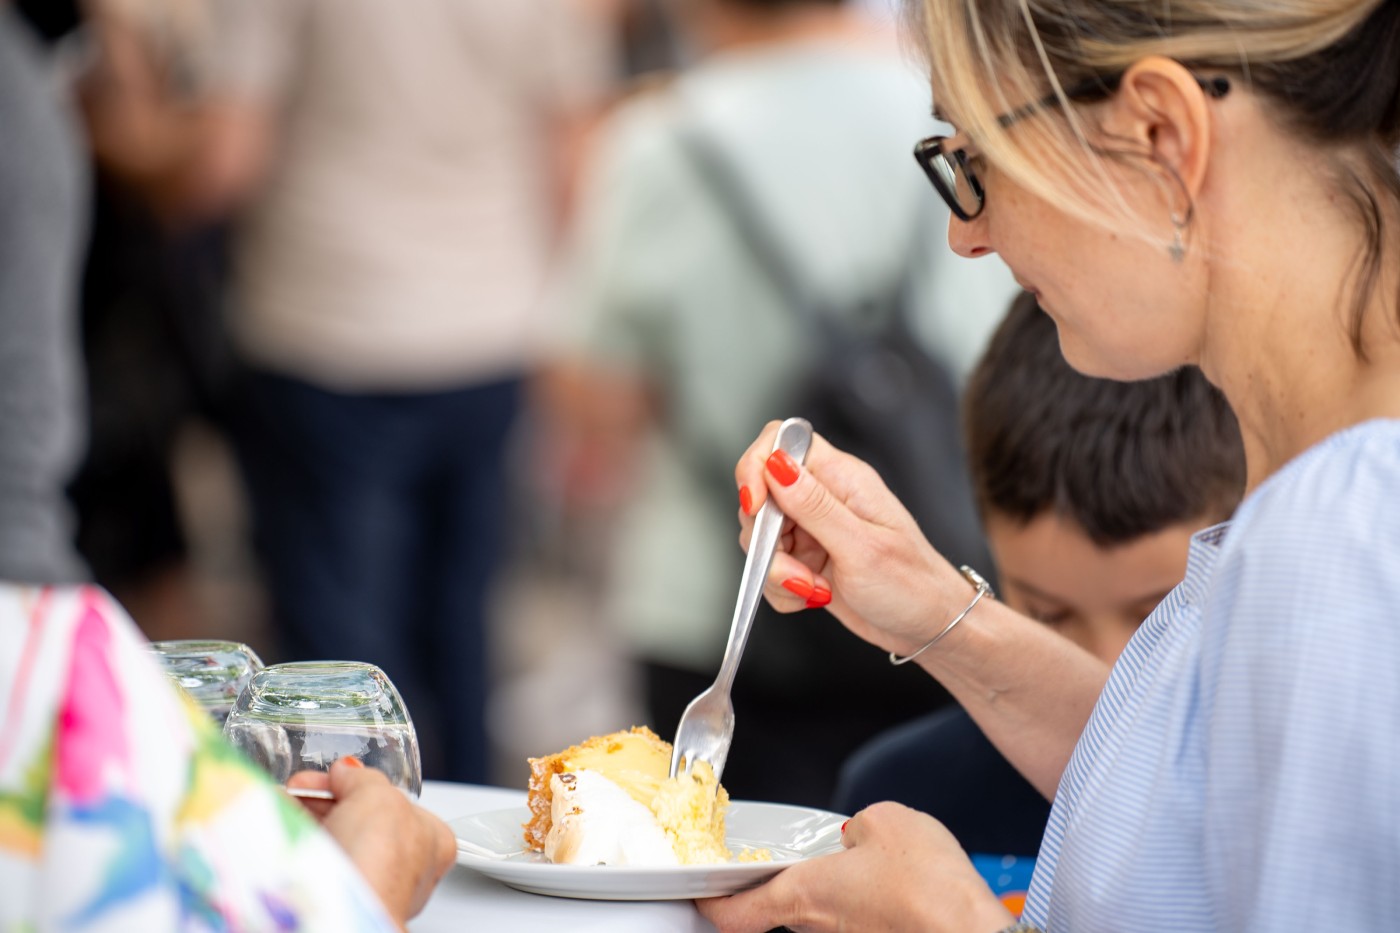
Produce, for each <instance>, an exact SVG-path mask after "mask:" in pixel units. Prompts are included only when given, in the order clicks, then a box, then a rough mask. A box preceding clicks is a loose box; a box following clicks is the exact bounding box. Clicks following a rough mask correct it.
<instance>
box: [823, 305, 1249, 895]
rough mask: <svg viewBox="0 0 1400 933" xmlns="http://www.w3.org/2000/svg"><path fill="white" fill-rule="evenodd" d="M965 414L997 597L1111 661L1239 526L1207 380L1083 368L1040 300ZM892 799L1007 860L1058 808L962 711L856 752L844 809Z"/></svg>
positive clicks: (991, 360) (1232, 458)
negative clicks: (1198, 542) (1195, 556)
mask: <svg viewBox="0 0 1400 933" xmlns="http://www.w3.org/2000/svg"><path fill="white" fill-rule="evenodd" d="M963 419H964V424H965V428H964V430H965V434H966V439H967V449H968V458H969V461H970V470H969V472H970V474H971V477H972V482H973V488H974V491H975V495H976V497H977V506H978V510H979V512H980V514H981V516H982V522H983V526H984V528H985V530H986V533H987V541H988V544H989V545H990V547H991V550H992V554H993V557H994V558H995V560H996V565H997V571H998V576H999V578H1000V586H999V593H998V595H999V596H1000V597H1001V599H1002V600H1003V601H1004V602H1006V603H1007V604H1008V605H1009V606H1011V607H1012V608H1014V609H1017V610H1019V611H1021V612H1023V613H1025V614H1027V615H1029V616H1031V617H1033V618H1037V619H1040V620H1041V621H1043V622H1044V623H1045V624H1046V625H1048V626H1051V627H1052V628H1054V629H1055V630H1056V631H1059V632H1060V633H1061V634H1063V635H1064V636H1065V637H1067V638H1069V639H1070V640H1072V641H1074V642H1076V643H1078V644H1079V645H1081V646H1083V647H1084V648H1086V649H1088V650H1089V651H1092V652H1093V653H1094V654H1096V655H1098V656H1099V657H1101V658H1103V659H1104V660H1105V661H1108V662H1109V663H1112V662H1113V660H1114V659H1115V658H1117V656H1118V654H1119V652H1121V651H1122V649H1123V646H1124V645H1126V644H1127V642H1128V639H1129V638H1131V637H1132V634H1133V632H1134V631H1136V629H1137V627H1138V625H1139V624H1140V623H1141V622H1142V620H1143V619H1144V618H1146V617H1147V615H1148V614H1149V613H1150V612H1151V611H1152V610H1153V608H1155V607H1156V605H1157V604H1158V603H1159V602H1161V601H1162V598H1163V597H1164V596H1165V595H1166V593H1167V591H1168V590H1170V589H1171V588H1172V587H1174V586H1175V585H1176V584H1177V583H1178V582H1180V580H1181V578H1182V576H1183V574H1184V571H1185V565H1186V553H1187V547H1188V544H1189V539H1190V536H1191V535H1192V534H1193V533H1194V532H1197V531H1199V530H1201V529H1202V528H1205V527H1207V526H1209V525H1213V524H1215V523H1217V522H1220V521H1223V520H1224V519H1226V518H1228V517H1229V516H1230V513H1231V512H1232V511H1233V510H1234V507H1235V505H1236V503H1238V501H1239V498H1240V496H1241V494H1242V492H1243V489H1244V451H1243V448H1242V445H1241V441H1240V436H1239V428H1238V425H1237V424H1236V423H1235V416H1234V415H1233V414H1232V413H1231V411H1230V408H1229V406H1228V405H1227V404H1226V402H1225V398H1224V396H1222V395H1221V394H1220V392H1219V391H1217V390H1216V389H1215V388H1214V387H1212V386H1211V385H1210V384H1209V383H1207V382H1206V380H1205V379H1204V377H1202V375H1201V374H1200V372H1199V371H1198V370H1196V369H1194V368H1191V369H1181V370H1178V371H1176V372H1174V373H1170V374H1168V375H1165V376H1160V377H1157V378H1155V379H1149V380H1145V381H1142V382H1114V381H1111V380H1106V379H1093V378H1090V377H1087V376H1083V375H1080V374H1079V373H1077V372H1075V371H1074V370H1073V369H1072V368H1070V366H1069V364H1068V363H1066V362H1065V360H1064V357H1063V356H1062V355H1061V353H1060V347H1059V342H1058V339H1057V336H1056V331H1055V323H1054V321H1052V320H1051V319H1050V318H1049V317H1048V316H1047V315H1046V314H1045V313H1044V312H1043V311H1041V310H1040V308H1039V307H1038V306H1037V304H1036V301H1035V297H1034V296H1033V295H1031V294H1029V293H1025V294H1022V295H1021V296H1019V297H1018V298H1017V299H1016V301H1015V302H1014V303H1013V304H1012V306H1011V310H1010V312H1009V313H1008V314H1007V316H1006V319H1005V320H1004V321H1003V322H1002V323H1001V325H1000V326H999V328H998V329H997V331H996V333H995V335H994V336H993V337H992V340H991V343H990V344H989V345H988V348H987V350H986V353H985V354H984V355H983V357H982V359H981V361H980V362H979V363H978V365H977V368H976V369H975V370H974V371H973V373H972V376H971V379H970V381H969V383H968V387H967V390H966V394H965V396H964V407H963ZM879 800H897V801H899V802H901V803H904V804H907V805H908V806H912V807H914V808H916V809H919V810H923V811H925V812H927V813H931V814H932V815H934V816H935V817H937V818H938V819H939V820H941V821H942V822H943V823H944V824H945V825H946V826H947V827H948V829H949V830H950V831H951V832H952V833H953V835H954V836H956V837H957V838H958V841H959V842H960V843H961V844H962V846H963V848H964V849H966V850H967V851H968V852H969V853H971V854H973V855H974V856H976V855H977V854H979V853H980V854H985V855H994V856H997V857H998V859H997V863H996V864H997V865H1000V864H1001V862H1000V859H1001V857H1003V856H1007V855H1014V856H1027V857H1030V856H1034V855H1035V853H1036V851H1037V850H1038V849H1039V847H1040V837H1041V833H1042V832H1043V830H1044V829H1045V821H1046V818H1047V817H1048V815H1049V812H1050V803H1049V801H1047V800H1046V799H1045V798H1044V797H1042V796H1041V795H1040V793H1039V792H1037V791H1036V790H1035V788H1033V787H1032V786H1031V785H1030V784H1029V783H1027V782H1026V781H1025V780H1024V779H1023V778H1022V777H1021V776H1020V775H1019V774H1018V773H1017V772H1016V771H1015V770H1014V769H1013V768H1012V767H1011V765H1010V764H1008V763H1007V761H1006V760H1005V759H1004V758H1002V757H1001V755H1000V754H999V753H998V752H997V751H996V749H995V748H993V747H992V744H991V743H990V742H989V741H988V740H987V739H986V737H985V736H984V735H983V734H982V731H981V730H980V729H979V728H978V727H977V725H976V724H975V723H974V722H973V721H972V719H971V718H970V717H969V716H968V715H967V713H965V712H964V711H963V710H962V709H961V708H960V707H951V708H947V709H944V710H940V711H939V712H937V713H933V714H931V715H929V716H927V717H924V718H921V719H917V720H915V721H913V722H911V723H908V724H906V725H904V726H901V727H898V728H896V729H893V730H891V731H889V732H887V733H885V734H883V735H881V736H879V737H877V738H875V739H874V740H873V741H871V742H870V743H869V744H867V745H866V746H865V747H864V748H862V749H861V750H860V751H858V752H857V753H856V754H855V755H853V756H852V757H851V759H850V760H849V761H848V762H847V764H846V766H845V768H844V769H843V772H842V778H841V783H840V785H839V787H838V789H837V793H836V799H835V808H836V809H837V810H838V811H840V812H842V813H855V812H857V811H858V810H860V809H862V808H864V807H866V806H868V805H869V804H871V803H875V802H876V801H879ZM974 861H975V859H974ZM1026 877H1029V875H1028V873H1027V874H1026Z"/></svg>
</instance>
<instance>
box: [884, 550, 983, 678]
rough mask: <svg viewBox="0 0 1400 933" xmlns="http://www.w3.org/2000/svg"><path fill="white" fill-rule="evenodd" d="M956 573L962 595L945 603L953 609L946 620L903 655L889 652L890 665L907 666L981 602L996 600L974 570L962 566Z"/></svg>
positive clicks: (980, 576)
mask: <svg viewBox="0 0 1400 933" xmlns="http://www.w3.org/2000/svg"><path fill="white" fill-rule="evenodd" d="M958 572H959V573H960V574H961V575H962V586H960V587H958V588H957V591H958V592H960V593H961V594H962V595H959V596H954V597H953V599H952V601H951V602H946V604H947V605H951V606H953V607H955V608H953V609H952V611H951V612H949V613H947V615H946V620H945V621H942V622H940V623H939V628H938V629H937V630H936V631H935V632H934V633H933V634H932V635H930V636H929V637H928V638H927V639H926V640H924V641H922V642H919V643H918V644H916V645H915V646H914V647H913V648H912V649H910V650H909V651H908V652H906V653H904V654H899V653H897V652H894V651H891V652H890V663H891V664H894V665H896V666H898V665H900V664H907V663H909V662H910V661H912V660H914V659H915V658H917V657H919V656H920V655H921V654H923V653H924V652H925V651H928V650H929V649H930V648H932V647H933V646H934V645H936V644H938V643H939V642H940V641H942V640H943V639H944V638H945V637H947V636H948V635H949V634H950V633H951V632H952V631H953V629H955V628H957V626H958V624H959V623H961V622H962V621H963V619H965V618H967V616H968V615H969V614H970V613H971V612H972V610H973V609H975V608H977V605H978V603H980V602H982V600H984V599H995V598H996V594H995V593H993V592H992V586H991V584H990V583H988V582H987V581H986V579H984V578H983V577H982V575H981V574H979V573H978V572H977V571H976V570H973V569H972V568H971V567H969V566H967V565H966V564H964V565H963V566H962V567H960V568H958Z"/></svg>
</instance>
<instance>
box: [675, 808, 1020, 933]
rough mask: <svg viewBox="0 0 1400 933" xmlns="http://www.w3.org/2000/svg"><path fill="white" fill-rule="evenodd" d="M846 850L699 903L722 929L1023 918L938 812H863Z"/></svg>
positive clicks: (805, 929) (740, 931) (993, 926)
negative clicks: (981, 871)
mask: <svg viewBox="0 0 1400 933" xmlns="http://www.w3.org/2000/svg"><path fill="white" fill-rule="evenodd" d="M841 842H842V844H843V845H845V847H846V848H845V851H843V852H838V853H836V854H834V855H828V856H824V857H822V858H816V859H811V860H809V861H805V862H799V863H798V864H796V865H794V866H792V867H791V868H788V869H785V870H784V871H781V872H779V873H778V874H777V875H776V876H774V878H773V879H772V880H771V881H769V882H767V883H766V884H764V885H762V886H760V887H757V888H754V889H753V890H751V891H744V892H742V893H740V894H735V895H733V896H732V897H716V898H709V899H706V900H700V901H696V902H695V904H696V906H697V907H698V908H699V909H700V913H701V914H702V915H703V916H705V917H706V918H707V919H709V920H710V922H712V923H713V924H714V925H715V926H716V927H718V928H719V931H720V933H764V931H766V930H771V929H773V928H774V927H781V926H787V927H789V928H791V929H792V930H794V931H797V933H822V931H828V930H832V931H834V930H851V929H862V930H909V931H911V933H912V931H918V933H937V931H948V933H994V931H996V930H1001V929H1003V928H1005V927H1007V926H1008V925H1010V924H1011V923H1012V922H1014V919H1015V918H1013V917H1012V916H1011V914H1010V913H1008V912H1007V910H1006V908H1005V907H1003V906H1002V905H1001V902H1000V901H999V900H997V898H996V895H994V894H992V892H991V889H990V888H988V887H987V885H986V883H985V882H983V881H982V878H981V876H980V875H978V874H977V870H976V869H975V868H973V867H972V863H971V862H970V861H968V858H967V856H966V855H965V854H964V853H963V851H962V849H961V848H960V847H959V846H958V843H957V840H955V839H954V838H953V835H952V834H951V833H949V832H948V830H947V829H945V828H944V826H943V824H942V823H939V822H938V821H937V820H935V819H934V818H933V817H931V816H929V815H927V814H925V813H919V812H918V811H916V810H911V809H909V808H908V807H905V806H902V805H900V804H897V803H877V804H875V805H874V806H872V807H868V808H867V809H865V810H862V811H861V812H860V813H857V814H856V815H855V816H853V817H851V819H850V820H849V821H848V822H847V823H846V826H845V827H844V831H843V832H842V835H841Z"/></svg>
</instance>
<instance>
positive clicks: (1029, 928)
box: [998, 920, 1040, 933]
mask: <svg viewBox="0 0 1400 933" xmlns="http://www.w3.org/2000/svg"><path fill="white" fill-rule="evenodd" d="M998 933H1040V927H1038V926H1036V925H1035V924H1033V923H1027V922H1026V921H1024V920H1017V921H1016V922H1015V923H1013V924H1011V926H1009V927H1003V928H1002V929H1001V930H1000V931H998Z"/></svg>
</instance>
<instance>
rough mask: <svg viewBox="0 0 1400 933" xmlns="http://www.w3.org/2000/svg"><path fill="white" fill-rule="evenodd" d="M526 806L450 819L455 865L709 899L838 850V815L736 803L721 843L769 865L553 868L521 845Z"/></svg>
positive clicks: (554, 888)
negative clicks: (764, 857)
mask: <svg viewBox="0 0 1400 933" xmlns="http://www.w3.org/2000/svg"><path fill="white" fill-rule="evenodd" d="M529 819H530V811H529V810H528V809H526V808H525V807H511V808H510V809H507V810H493V811H491V812H489V813H477V814H473V815H472V816H464V817H460V818H458V819H455V820H452V821H450V822H449V824H448V825H449V826H451V827H452V831H453V832H454V833H455V834H456V836H457V861H458V863H460V864H462V865H465V866H467V867H468V868H471V869H474V870H476V871H478V872H480V873H481V874H483V875H486V876H487V877H488V878H495V879H496V880H497V881H502V882H504V883H506V884H508V885H510V886H511V887H513V888H518V889H520V890H521V891H529V892H531V893H533V894H549V895H552V896H555V897H580V898H587V899H589V900H598V901H664V900H683V899H689V898H693V897H715V896H717V895H720V894H733V893H734V892H735V891H742V890H743V889H744V888H751V887H753V886H754V885H756V884H758V883H759V882H761V881H763V880H764V879H766V878H770V877H772V876H773V875H776V874H777V873H778V872H780V871H782V870H783V869H784V868H787V867H788V866H789V865H792V864H793V863H795V862H799V861H801V860H803V859H806V858H812V857H813V856H817V855H826V854H827V853H830V852H839V851H840V850H841V824H842V823H843V822H844V821H845V819H846V818H845V817H844V816H839V815H837V814H835V813H828V812H826V811H825V810H812V809H808V808H807V807H793V806H787V805H785V804H777V803H750V802H747V801H736V802H734V803H732V804H730V806H729V812H728V813H727V814H725V830H726V835H725V842H726V844H728V846H729V848H730V849H731V850H732V851H733V852H734V853H736V854H737V853H738V852H739V851H740V850H742V849H743V848H744V847H745V846H748V847H749V848H751V849H767V850H769V851H770V852H772V853H773V861H771V862H730V863H728V864H725V865H687V866H683V867H680V868H661V867H652V868H630V867H626V866H617V867H614V866H609V865H555V864H553V863H551V862H547V861H545V858H544V856H543V855H540V854H539V853H537V852H530V851H527V850H526V849H525V841H524V837H523V836H522V831H523V827H524V825H525V823H526V822H528V821H529Z"/></svg>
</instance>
